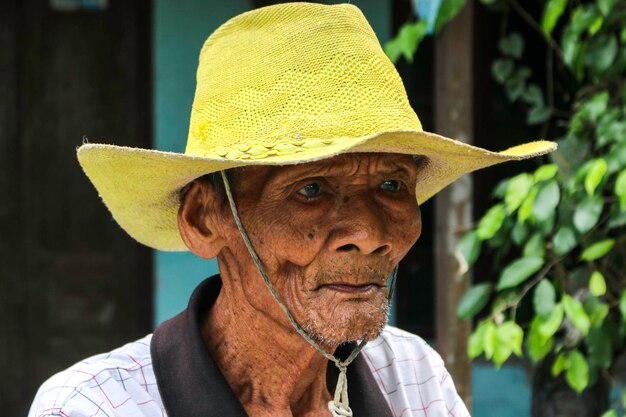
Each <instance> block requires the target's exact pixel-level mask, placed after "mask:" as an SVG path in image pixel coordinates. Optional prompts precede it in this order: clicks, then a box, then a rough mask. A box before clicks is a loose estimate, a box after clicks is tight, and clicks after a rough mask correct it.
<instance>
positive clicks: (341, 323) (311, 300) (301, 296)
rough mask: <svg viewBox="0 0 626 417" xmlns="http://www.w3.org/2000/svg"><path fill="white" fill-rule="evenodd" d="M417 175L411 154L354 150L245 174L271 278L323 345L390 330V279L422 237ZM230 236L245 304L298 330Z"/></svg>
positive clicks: (240, 185)
mask: <svg viewBox="0 0 626 417" xmlns="http://www.w3.org/2000/svg"><path fill="white" fill-rule="evenodd" d="M416 171H417V169H416V166H415V162H414V160H413V158H412V157H410V156H406V155H395V154H347V155H341V156H337V157H335V158H332V159H329V160H324V161H320V162H312V163H307V164H301V165H291V166H284V167H249V168H244V169H241V170H240V171H239V172H238V173H237V174H238V175H237V177H236V178H237V179H236V181H234V184H233V188H234V197H235V202H236V204H237V207H238V209H239V213H240V216H241V219H242V223H243V225H244V227H245V229H246V230H247V231H248V234H249V236H250V240H251V241H252V244H253V246H254V248H255V249H256V251H257V253H258V255H259V257H260V259H261V260H262V262H263V266H264V268H265V270H266V272H267V274H268V276H269V278H270V280H271V281H272V283H273V284H274V286H275V288H276V290H277V291H278V293H279V295H280V297H281V298H282V300H283V302H284V303H285V304H286V306H287V307H288V309H289V310H290V311H291V313H292V314H293V316H294V318H295V319H296V320H297V321H298V323H300V325H301V326H302V327H303V328H305V329H306V330H307V331H308V332H309V334H310V335H311V336H313V337H314V338H316V339H318V340H319V341H320V342H322V343H323V344H325V345H327V346H335V345H337V344H339V343H342V342H345V341H353V340H358V339H367V340H369V339H373V338H376V337H377V336H378V335H379V334H380V332H381V331H382V328H383V327H384V325H385V324H386V322H387V313H388V302H387V294H388V288H387V281H388V277H389V275H390V273H391V272H392V270H393V268H394V266H395V265H396V264H397V263H398V262H399V261H400V259H402V257H404V255H405V254H406V253H407V252H408V250H409V249H410V248H411V246H412V245H413V244H414V243H415V241H416V240H417V238H418V237H419V235H420V232H421V218H420V211H419V207H418V206H417V204H416V199H415V186H416ZM226 213H227V212H225V214H224V215H225V216H228V218H225V219H224V220H223V221H225V222H228V223H229V224H231V225H232V224H234V223H233V220H232V216H230V215H229V214H226ZM224 233H225V234H227V235H228V236H224V237H225V238H226V239H225V242H227V243H226V247H228V248H229V249H230V250H231V251H232V253H233V254H235V255H234V257H235V258H236V259H237V263H238V268H239V269H240V271H241V272H244V274H242V276H244V277H245V279H243V280H242V282H241V284H240V285H239V284H238V285H235V286H234V287H235V288H238V289H239V290H237V291H240V292H241V295H242V299H245V300H247V302H248V303H249V304H250V305H251V306H253V307H254V308H256V309H257V310H258V311H259V312H261V313H262V314H267V315H269V316H270V317H271V318H272V319H273V320H276V321H277V322H279V323H281V324H282V325H284V326H289V327H290V324H289V322H288V321H287V319H286V317H285V315H284V313H283V312H282V311H281V310H280V309H279V307H278V305H277V303H276V302H275V301H274V300H273V298H272V297H271V295H270V293H269V291H268V290H267V289H266V288H265V285H264V283H263V280H262V278H261V277H260V275H259V273H258V271H257V268H256V266H255V265H254V263H253V261H252V259H251V257H250V255H249V254H248V251H247V249H246V248H245V246H244V244H243V240H242V238H241V237H240V235H239V232H238V231H237V229H236V228H235V227H226V228H224ZM222 255H223V253H221V254H220V256H219V257H218V258H219V259H220V267H222V265H223V261H224V257H223V256H222Z"/></svg>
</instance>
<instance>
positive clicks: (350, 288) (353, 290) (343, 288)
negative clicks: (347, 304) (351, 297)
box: [318, 282, 382, 294]
mask: <svg viewBox="0 0 626 417" xmlns="http://www.w3.org/2000/svg"><path fill="white" fill-rule="evenodd" d="M381 287H382V285H380V284H375V283H367V284H352V283H349V282H333V283H332V284H324V285H320V286H319V287H318V289H329V290H332V291H338V292H343V293H349V294H364V293H367V292H370V291H375V290H378V289H380V288H381Z"/></svg>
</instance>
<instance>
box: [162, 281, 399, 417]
mask: <svg viewBox="0 0 626 417" xmlns="http://www.w3.org/2000/svg"><path fill="white" fill-rule="evenodd" d="M221 287H222V281H221V280H220V278H219V276H214V277H211V278H208V279H206V280H205V281H203V282H202V283H201V284H200V285H199V286H198V287H197V288H196V289H195V290H194V292H193V294H192V296H191V299H190V300H189V305H188V307H187V309H186V310H185V311H183V312H182V313H180V314H179V315H177V316H175V317H174V318H172V319H170V320H168V321H166V322H164V323H163V324H161V325H160V326H159V327H157V328H156V330H155V331H154V335H153V337H152V343H151V346H150V351H151V355H152V363H153V368H154V373H155V375H156V380H157V385H158V387H159V393H160V394H161V399H162V400H163V405H164V406H165V409H166V411H167V413H168V415H169V416H170V417H197V416H203V417H218V416H219V417H222V416H229V417H245V416H247V414H246V412H245V410H244V408H243V406H242V405H241V403H240V402H239V400H238V399H237V397H236V396H235V394H234V393H233V391H232V390H231V388H230V385H228V382H227V381H226V379H225V378H224V376H223V375H222V373H221V372H220V370H219V368H218V367H217V364H216V363H215V361H214V360H213V358H212V357H211V355H210V354H209V351H208V350H207V348H206V345H205V344H204V340H203V339H202V335H201V333H200V323H201V320H202V319H203V317H204V315H205V313H206V312H207V311H208V310H209V309H210V308H211V306H212V305H213V303H214V302H215V300H216V299H217V296H218V294H219V292H220V289H221ZM352 347H353V345H352V346H350V345H346V346H344V347H342V348H340V351H338V352H337V356H339V357H342V354H344V355H347V354H349V352H350V351H351V348H352ZM331 365H332V364H331ZM328 369H329V372H332V373H333V376H332V377H331V378H330V379H331V380H332V381H336V380H337V370H336V369H335V367H334V366H329V368H328ZM347 376H348V396H349V398H350V407H351V408H352V411H353V413H354V415H355V416H357V417H370V416H372V417H374V416H375V417H381V416H383V417H384V416H391V415H392V413H391V411H390V409H389V406H388V405H387V401H386V400H385V398H384V396H383V394H382V392H381V391H380V388H379V387H378V384H377V383H376V381H375V380H374V376H373V375H372V371H371V370H370V369H369V366H368V365H367V362H366V360H365V358H364V357H363V356H362V355H359V356H358V357H357V358H356V359H355V360H354V362H352V364H351V365H350V366H348V373H347ZM330 392H331V393H332V392H333V390H331V391H330Z"/></svg>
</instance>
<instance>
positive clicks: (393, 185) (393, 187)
mask: <svg viewBox="0 0 626 417" xmlns="http://www.w3.org/2000/svg"><path fill="white" fill-rule="evenodd" d="M380 189H381V190H383V191H387V192H388V193H397V192H398V191H400V190H401V189H402V183H401V182H400V181H398V180H385V181H383V182H382V183H381V184H380Z"/></svg>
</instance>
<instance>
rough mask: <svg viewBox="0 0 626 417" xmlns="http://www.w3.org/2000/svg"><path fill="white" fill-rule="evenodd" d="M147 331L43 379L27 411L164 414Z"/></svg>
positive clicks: (36, 416) (35, 415) (40, 416)
mask: <svg viewBox="0 0 626 417" xmlns="http://www.w3.org/2000/svg"><path fill="white" fill-rule="evenodd" d="M151 340H152V335H148V336H146V337H144V338H142V339H139V340H137V341H135V342H131V343H128V344H126V345H124V346H122V347H120V348H117V349H115V350H112V351H110V352H108V353H102V354H99V355H95V356H92V357H90V358H87V359H85V360H83V361H80V362H78V363H76V364H74V365H72V366H71V367H69V368H68V369H66V370H64V371H61V372H59V373H58V374H56V375H54V376H52V377H51V378H49V379H48V380H47V381H46V382H44V383H43V384H42V385H41V387H40V388H39V391H38V392H37V394H36V396H35V399H34V401H33V403H32V406H31V409H30V413H29V417H44V416H53V415H54V416H59V415H61V416H63V415H72V416H74V415H76V416H83V415H85V416H90V415H96V414H98V413H99V412H104V414H103V415H124V416H153V415H154V416H157V415H158V416H161V415H162V409H163V405H162V403H161V399H160V397H159V394H158V388H157V385H156V379H155V376H154V372H153V370H152V359H151V356H150V342H151Z"/></svg>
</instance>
